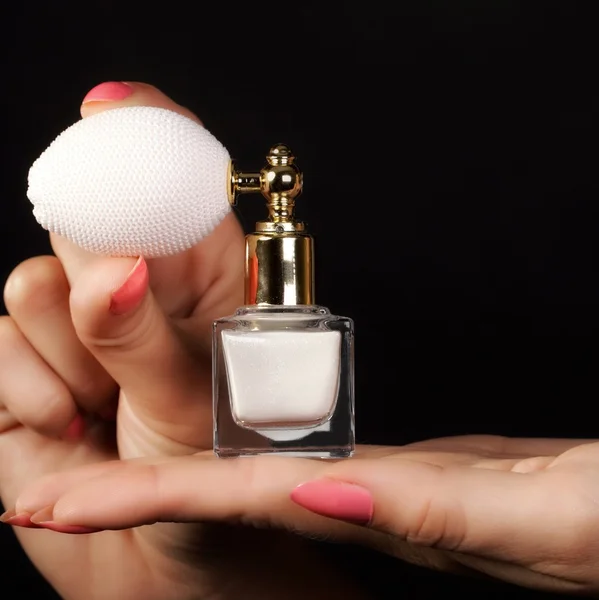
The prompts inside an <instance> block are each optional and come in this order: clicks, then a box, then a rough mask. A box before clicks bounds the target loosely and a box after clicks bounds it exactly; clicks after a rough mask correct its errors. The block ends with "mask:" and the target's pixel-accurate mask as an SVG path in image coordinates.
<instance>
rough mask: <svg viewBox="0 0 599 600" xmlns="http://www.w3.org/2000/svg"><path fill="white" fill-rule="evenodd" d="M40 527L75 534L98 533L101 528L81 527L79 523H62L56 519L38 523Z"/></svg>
mask: <svg viewBox="0 0 599 600" xmlns="http://www.w3.org/2000/svg"><path fill="white" fill-rule="evenodd" d="M38 525H39V527H43V528H44V529H48V530H49V531H56V532H57V533H71V534H75V535H84V534H87V533H98V532H99V531H102V530H101V529H94V528H92V527H79V525H64V524H62V523H55V522H54V521H44V522H41V523H38Z"/></svg>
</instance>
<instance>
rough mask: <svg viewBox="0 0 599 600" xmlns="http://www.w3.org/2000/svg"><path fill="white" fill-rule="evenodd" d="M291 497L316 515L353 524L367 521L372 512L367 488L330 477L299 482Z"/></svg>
mask: <svg viewBox="0 0 599 600" xmlns="http://www.w3.org/2000/svg"><path fill="white" fill-rule="evenodd" d="M291 500H293V502H295V503H296V504H299V505H300V506H302V507H303V508H305V509H307V510H309V511H311V512H313V513H316V514H317V515H321V516H323V517H330V518H331V519H338V520H340V521H347V522H348V523H355V524H357V525H366V524H368V523H369V522H370V521H371V519H372V515H373V513H374V502H373V499H372V496H371V494H370V492H369V491H368V490H367V489H365V488H363V487H360V486H358V485H354V484H352V483H345V482H343V481H336V480H333V479H318V480H316V481H309V482H307V483H304V484H302V485H299V486H297V487H296V488H295V489H294V490H293V492H291Z"/></svg>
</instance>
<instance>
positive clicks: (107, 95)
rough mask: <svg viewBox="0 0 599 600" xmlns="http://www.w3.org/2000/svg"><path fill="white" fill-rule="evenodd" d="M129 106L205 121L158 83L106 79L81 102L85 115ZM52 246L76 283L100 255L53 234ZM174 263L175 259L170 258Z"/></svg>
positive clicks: (71, 280) (69, 276)
mask: <svg viewBox="0 0 599 600" xmlns="http://www.w3.org/2000/svg"><path fill="white" fill-rule="evenodd" d="M125 106H155V107H157V108H165V109H167V110H172V111H174V112H177V113H179V114H182V115H184V116H186V117H188V118H190V119H192V120H194V121H196V122H197V123H200V124H201V121H200V120H199V118H198V117H197V116H196V115H194V114H193V113H192V112H191V111H190V110H189V109H187V108H185V107H183V106H181V105H179V104H177V103H176V102H175V101H174V100H172V99H171V98H169V97H168V96H166V95H165V94H164V93H163V92H162V91H160V90H159V89H157V88H156V87H154V86H151V85H148V84H145V83H140V82H105V83H101V84H100V85H98V86H96V87H95V88H93V89H92V90H90V91H89V92H88V94H87V95H86V97H85V98H84V99H83V102H82V104H81V108H80V110H81V116H82V117H83V118H86V117H89V116H92V115H94V114H97V113H99V112H103V111H105V110H111V109H114V108H122V107H125ZM50 239H51V241H52V247H53V249H54V251H55V253H56V255H57V256H58V258H60V261H61V262H62V264H63V266H64V268H65V270H66V274H67V278H68V279H69V281H70V282H71V283H72V282H73V280H74V278H75V277H76V276H77V273H79V272H81V271H82V270H83V269H85V268H86V266H87V264H88V263H89V262H90V261H93V260H94V259H95V258H96V257H95V255H94V254H92V253H90V252H87V251H85V250H83V249H82V248H79V247H78V246H76V245H75V244H72V243H69V242H68V241H67V240H66V238H63V237H61V236H58V235H55V234H52V235H51V236H50ZM168 262H173V261H168Z"/></svg>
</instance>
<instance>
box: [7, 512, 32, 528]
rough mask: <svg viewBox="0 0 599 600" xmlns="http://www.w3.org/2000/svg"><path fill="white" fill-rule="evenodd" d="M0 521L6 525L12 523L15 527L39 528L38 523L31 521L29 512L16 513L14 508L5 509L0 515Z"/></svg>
mask: <svg viewBox="0 0 599 600" xmlns="http://www.w3.org/2000/svg"><path fill="white" fill-rule="evenodd" d="M0 522H2V523H6V524H7V525H14V526H15V527H27V528H28V529H39V525H37V524H35V523H32V522H31V515H30V514H29V513H19V514H17V513H16V512H15V511H14V510H7V511H6V512H5V513H4V514H3V515H1V516H0Z"/></svg>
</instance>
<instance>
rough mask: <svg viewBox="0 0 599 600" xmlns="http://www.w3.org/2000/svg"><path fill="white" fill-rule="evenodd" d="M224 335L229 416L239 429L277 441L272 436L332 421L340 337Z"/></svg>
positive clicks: (303, 333)
mask: <svg viewBox="0 0 599 600" xmlns="http://www.w3.org/2000/svg"><path fill="white" fill-rule="evenodd" d="M221 335H222V344H223V355H224V359H225V365H226V370H227V380H228V384H229V393H230V401H231V413H232V416H233V418H234V420H235V421H236V422H237V423H238V424H239V425H240V426H242V427H245V428H249V429H254V430H257V431H260V433H263V434H264V435H268V436H269V437H273V439H275V438H276V433H275V431H272V430H276V429H285V430H288V429H290V428H291V429H293V428H297V429H301V428H310V427H312V428H313V427H314V426H317V425H321V424H324V423H326V421H327V420H328V419H329V418H330V416H331V415H332V413H333V411H334V409H335V403H336V401H337V395H338V389H339V372H340V356H341V352H340V349H341V334H340V333H339V332H338V331H305V330H303V331H302V330H299V331H293V330H291V331H245V332H242V331H235V330H223V331H222V332H221ZM267 430H268V431H267ZM281 433H283V432H281ZM297 433H298V434H300V432H297ZM308 433H309V432H306V434H308ZM287 435H288V434H287ZM300 437H301V434H300Z"/></svg>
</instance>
